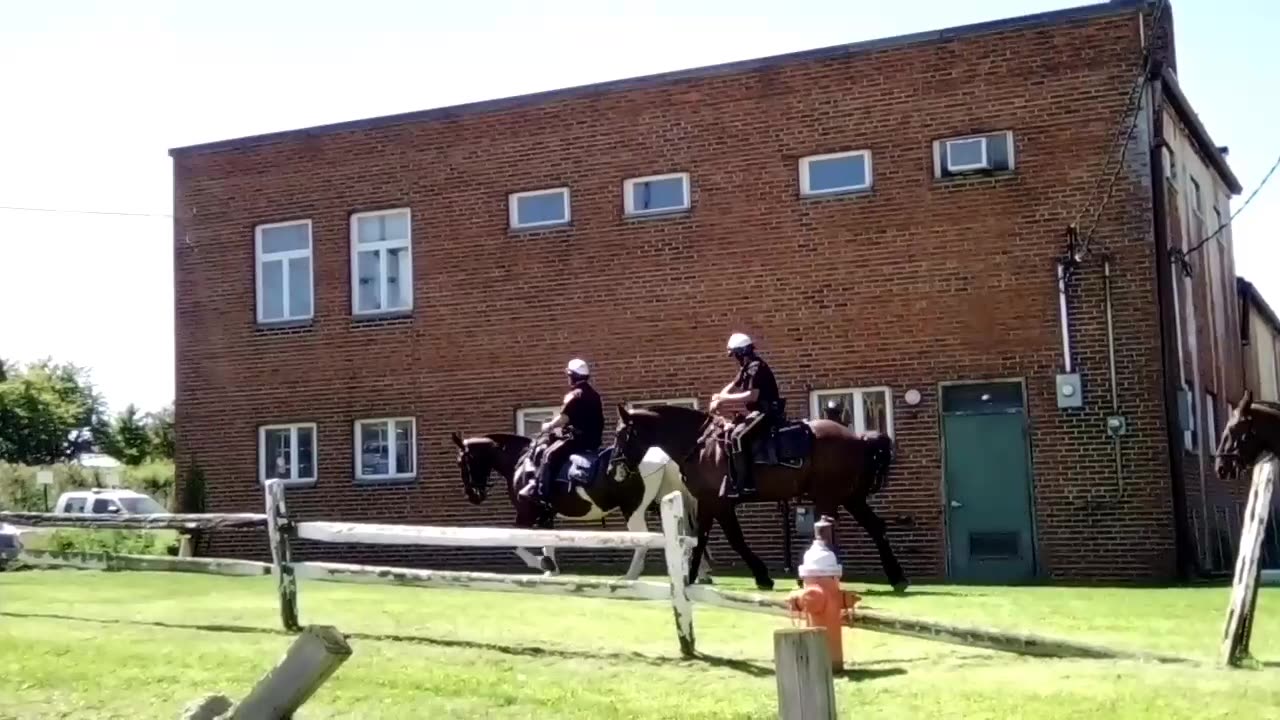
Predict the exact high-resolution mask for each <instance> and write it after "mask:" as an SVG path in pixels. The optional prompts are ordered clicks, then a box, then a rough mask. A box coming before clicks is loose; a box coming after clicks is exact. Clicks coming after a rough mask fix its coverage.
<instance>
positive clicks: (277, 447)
mask: <svg viewBox="0 0 1280 720" xmlns="http://www.w3.org/2000/svg"><path fill="white" fill-rule="evenodd" d="M258 478H259V479H260V480H262V481H263V482H265V481H267V480H283V481H285V484H286V485H294V484H297V485H305V484H309V483H313V482H315V481H316V426H315V423H303V424H296V425H264V426H262V427H260V428H258Z"/></svg>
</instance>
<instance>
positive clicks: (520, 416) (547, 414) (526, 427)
mask: <svg viewBox="0 0 1280 720" xmlns="http://www.w3.org/2000/svg"><path fill="white" fill-rule="evenodd" d="M558 412H560V408H558V407H533V408H521V409H519V410H517V411H516V434H517V435H524V436H525V437H537V436H538V433H540V432H542V423H544V422H547V421H548V420H550V419H552V418H554V417H555V416H556V413H558Z"/></svg>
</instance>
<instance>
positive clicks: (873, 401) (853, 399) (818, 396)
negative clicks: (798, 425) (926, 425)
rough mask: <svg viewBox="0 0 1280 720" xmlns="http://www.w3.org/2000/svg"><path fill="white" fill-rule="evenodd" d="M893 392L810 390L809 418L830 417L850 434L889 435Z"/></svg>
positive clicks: (852, 389)
mask: <svg viewBox="0 0 1280 720" xmlns="http://www.w3.org/2000/svg"><path fill="white" fill-rule="evenodd" d="M892 398H893V393H892V392H891V391H890V390H889V388H887V387H870V388H840V389H834V390H814V391H813V392H811V393H809V413H810V416H811V417H813V418H830V417H831V416H832V415H835V417H834V418H832V419H835V420H836V421H837V422H841V423H843V424H845V425H847V426H848V427H850V428H852V429H853V430H854V432H860V433H864V432H878V433H883V434H885V435H889V436H892V435H893V403H892Z"/></svg>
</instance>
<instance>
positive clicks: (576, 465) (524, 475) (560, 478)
mask: <svg viewBox="0 0 1280 720" xmlns="http://www.w3.org/2000/svg"><path fill="white" fill-rule="evenodd" d="M548 447H549V444H540V445H538V446H537V447H535V448H533V450H532V452H529V453H526V454H525V456H524V459H523V460H522V461H521V462H520V464H519V465H518V467H517V470H516V472H517V477H519V478H521V482H520V483H518V485H517V487H523V486H524V485H526V484H528V483H531V482H533V478H534V476H535V474H536V473H537V471H538V466H539V465H540V464H542V463H543V462H544V461H545V459H546V451H547V448H548ZM611 459H613V448H611V447H609V448H605V449H603V450H596V451H592V452H576V453H573V454H571V455H570V456H569V459H568V460H566V461H565V462H564V464H563V465H561V466H560V467H558V468H555V472H553V473H552V475H551V483H552V486H553V487H556V489H557V491H559V492H573V491H574V490H576V489H577V488H584V489H585V488H588V487H590V486H591V485H593V484H594V483H595V482H596V481H597V480H599V479H600V476H601V474H603V473H604V471H605V469H606V468H608V467H609V461H610V460H611Z"/></svg>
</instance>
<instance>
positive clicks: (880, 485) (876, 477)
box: [866, 433, 894, 497]
mask: <svg viewBox="0 0 1280 720" xmlns="http://www.w3.org/2000/svg"><path fill="white" fill-rule="evenodd" d="M866 440H867V442H868V443H869V444H870V446H871V447H870V450H869V451H868V453H867V471H868V472H869V473H870V474H871V487H870V489H869V490H868V491H867V497H871V496H872V495H875V494H876V493H878V492H880V491H881V490H883V489H884V486H885V483H887V482H888V480H889V466H891V465H892V464H893V458H894V451H893V438H891V437H889V435H888V434H886V433H875V434H874V435H871V436H869V437H867V438H866Z"/></svg>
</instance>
